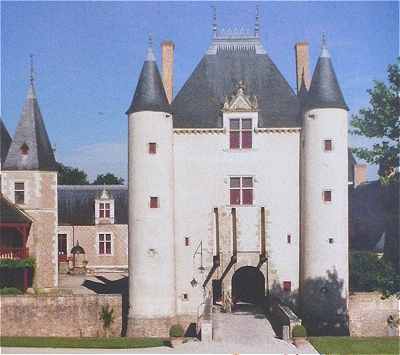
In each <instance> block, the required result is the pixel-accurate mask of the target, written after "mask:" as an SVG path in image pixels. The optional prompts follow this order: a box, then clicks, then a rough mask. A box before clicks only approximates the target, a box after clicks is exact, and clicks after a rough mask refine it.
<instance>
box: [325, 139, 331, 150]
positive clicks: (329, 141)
mask: <svg viewBox="0 0 400 355" xmlns="http://www.w3.org/2000/svg"><path fill="white" fill-rule="evenodd" d="M324 149H325V151H328V152H329V151H331V150H332V140H330V139H325V141H324Z"/></svg>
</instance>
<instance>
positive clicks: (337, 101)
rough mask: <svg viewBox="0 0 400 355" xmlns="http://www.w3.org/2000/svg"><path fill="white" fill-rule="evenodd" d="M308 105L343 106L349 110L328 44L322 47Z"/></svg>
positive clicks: (308, 106) (323, 106)
mask: <svg viewBox="0 0 400 355" xmlns="http://www.w3.org/2000/svg"><path fill="white" fill-rule="evenodd" d="M306 107H307V109H313V108H342V109H345V110H348V107H347V105H346V102H345V101H344V97H343V94H342V90H341V89H340V86H339V82H338V80H337V77H336V74H335V70H334V69H333V65H332V61H331V57H330V54H329V52H328V49H327V48H326V46H323V47H322V51H321V55H320V57H319V58H318V62H317V65H316V67H315V70H314V74H313V77H312V80H311V84H310V90H309V91H308V95H307V100H306Z"/></svg>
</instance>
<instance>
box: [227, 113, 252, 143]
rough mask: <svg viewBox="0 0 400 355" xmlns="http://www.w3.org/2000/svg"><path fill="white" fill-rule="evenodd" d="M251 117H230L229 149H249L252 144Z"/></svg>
mask: <svg viewBox="0 0 400 355" xmlns="http://www.w3.org/2000/svg"><path fill="white" fill-rule="evenodd" d="M252 128H253V124H252V120H251V118H231V119H230V120H229V147H230V149H250V148H251V147H252V145H253V139H252Z"/></svg>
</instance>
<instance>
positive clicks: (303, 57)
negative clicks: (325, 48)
mask: <svg viewBox="0 0 400 355" xmlns="http://www.w3.org/2000/svg"><path fill="white" fill-rule="evenodd" d="M294 49H295V52H296V80H297V92H299V91H300V87H301V79H302V76H303V73H304V82H305V84H306V88H307V90H309V89H310V70H309V55H308V43H307V42H299V43H296V45H295V46H294Z"/></svg>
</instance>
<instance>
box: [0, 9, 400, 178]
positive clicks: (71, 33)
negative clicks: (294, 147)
mask: <svg viewBox="0 0 400 355" xmlns="http://www.w3.org/2000/svg"><path fill="white" fill-rule="evenodd" d="M256 4H259V6H260V13H261V38H262V42H263V44H264V46H265V48H266V50H267V52H268V54H269V56H270V57H271V58H272V60H273V61H274V63H275V64H276V65H277V66H278V68H279V70H280V71H281V72H282V73H283V75H284V76H285V77H286V79H287V80H288V82H289V83H290V85H291V86H292V87H293V88H294V87H295V58H294V49H293V46H294V44H295V43H296V42H298V41H303V40H307V41H308V42H309V43H310V57H311V63H310V67H311V71H313V69H314V66H315V63H316V60H317V58H318V54H319V47H320V38H321V33H322V32H325V33H326V35H327V39H328V46H329V48H330V51H331V54H332V58H333V63H334V67H335V70H336V74H337V76H338V78H339V81H340V84H341V87H342V90H343V93H344V96H345V99H346V101H347V103H348V105H349V107H350V109H351V113H355V112H357V111H358V109H359V108H361V107H364V106H367V105H368V99H369V98H368V94H367V93H366V90H367V89H368V88H370V87H371V86H372V82H373V80H385V79H386V69H387V65H388V64H389V63H393V62H394V61H395V58H396V56H397V55H398V52H399V48H398V47H399V38H398V37H399V25H398V23H399V9H398V2H336V1H330V2H297V1H296V2H280V1H276V2H111V1H109V2H2V3H1V61H2V63H1V64H2V65H1V76H2V80H1V116H2V118H3V120H4V122H5V124H6V126H7V128H8V129H9V131H10V133H11V134H12V135H13V134H14V131H15V127H16V125H17V122H18V120H19V117H20V113H21V110H22V105H23V102H24V100H25V96H26V91H27V85H28V78H29V54H30V53H33V54H34V56H35V57H34V61H35V71H36V89H37V93H38V98H39V103H40V106H41V110H42V114H43V116H44V119H45V123H46V127H47V130H48V133H49V136H50V139H51V142H52V144H53V145H54V146H55V147H56V157H57V160H58V161H61V162H63V163H64V164H68V165H72V166H77V167H80V168H82V169H84V170H86V171H87V173H88V174H89V176H90V177H91V178H93V177H95V175H96V174H97V173H105V172H108V171H111V172H113V173H115V174H117V175H119V176H122V177H124V178H126V175H127V169H126V165H127V153H126V151H127V148H126V144H127V118H126V116H125V111H126V109H127V108H128V105H129V103H130V101H131V98H132V95H133V92H134V89H135V87H136V82H137V79H138V75H139V72H140V69H141V66H142V64H143V59H144V55H145V50H146V47H147V36H148V33H149V32H151V33H152V35H153V39H154V47H155V49H156V55H157V58H158V59H160V51H159V44H160V43H161V41H162V40H164V39H171V40H173V41H174V42H175V45H176V47H175V93H177V91H178V90H179V88H180V87H181V86H182V85H183V83H184V82H185V80H186V79H187V78H188V77H189V75H190V74H191V72H192V71H193V69H194V67H195V66H196V65H197V63H198V62H199V61H200V59H201V57H202V56H203V55H204V53H205V52H206V50H207V48H208V46H209V44H210V41H211V22H212V20H211V18H212V10H211V6H212V5H216V8H217V17H218V25H219V28H227V27H240V26H244V27H246V28H249V29H253V27H254V17H255V6H256ZM368 144H370V142H368V141H367V140H365V139H363V138H357V137H350V145H352V146H357V145H368ZM375 174H376V169H375V168H374V167H371V168H370V169H369V172H368V175H369V178H374V177H375Z"/></svg>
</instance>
